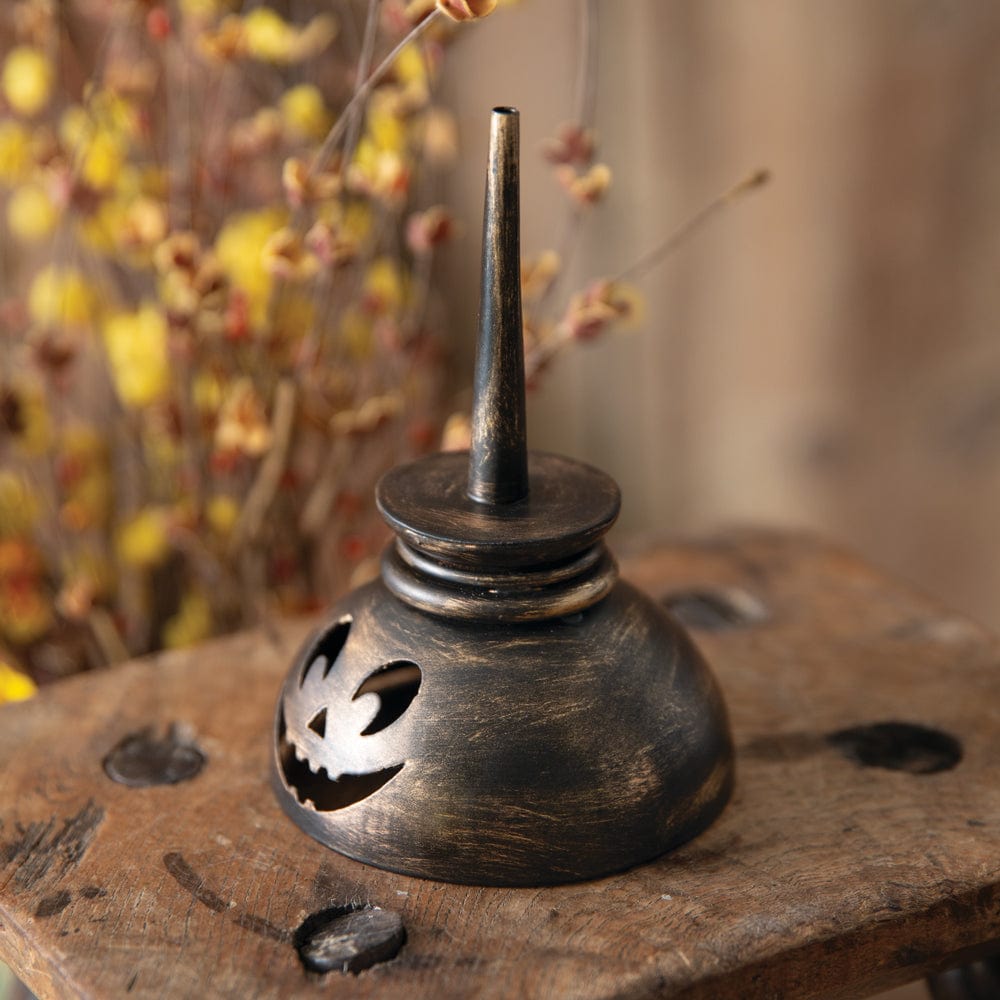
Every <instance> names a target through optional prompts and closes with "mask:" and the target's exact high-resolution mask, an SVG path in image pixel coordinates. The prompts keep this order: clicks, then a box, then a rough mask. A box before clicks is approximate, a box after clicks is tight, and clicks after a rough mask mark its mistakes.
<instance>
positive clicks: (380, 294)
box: [363, 257, 406, 315]
mask: <svg viewBox="0 0 1000 1000" xmlns="http://www.w3.org/2000/svg"><path fill="white" fill-rule="evenodd" d="M405 290H406V289H405V281H404V278H403V275H402V274H401V272H400V269H399V264H398V262H397V261H396V260H395V259H394V258H393V257H376V258H375V260H373V261H372V262H371V264H370V265H369V266H368V270H367V271H366V272H365V280H364V285H363V293H364V304H365V307H366V308H367V309H368V310H369V312H373V313H375V314H377V315H382V314H385V313H391V312H395V311H397V310H398V309H399V307H400V306H401V305H402V303H403V298H404V295H405Z"/></svg>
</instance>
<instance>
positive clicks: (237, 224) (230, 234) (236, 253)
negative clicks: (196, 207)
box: [215, 208, 286, 327]
mask: <svg viewBox="0 0 1000 1000" xmlns="http://www.w3.org/2000/svg"><path fill="white" fill-rule="evenodd" d="M285 221H286V215H285V213H284V212H283V211H280V210H279V209H276V208H264V209H260V210H259V211H256V212H242V213H239V214H237V215H233V216H230V218H229V219H228V220H227V222H226V223H225V225H224V226H223V227H222V229H221V230H220V232H219V235H218V237H217V239H216V241H215V253H216V256H217V257H218V259H219V263H220V264H221V265H222V269H223V271H224V272H225V274H226V276H227V277H228V278H229V280H230V281H231V282H232V283H233V284H234V285H235V286H236V287H237V288H239V289H240V290H241V291H243V293H244V294H245V295H246V297H247V304H248V308H249V313H250V323H251V325H253V326H255V327H261V326H263V325H264V322H265V320H266V319H267V303H268V299H269V298H270V295H271V286H272V282H273V279H272V278H271V273H270V272H269V271H268V269H267V267H266V266H265V264H264V247H265V246H266V245H267V241H268V240H269V239H270V238H271V237H272V236H273V235H274V234H275V233H276V232H277V231H278V230H279V229H281V228H282V227H283V226H284V225H285Z"/></svg>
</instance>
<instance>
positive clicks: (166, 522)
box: [117, 507, 170, 569]
mask: <svg viewBox="0 0 1000 1000" xmlns="http://www.w3.org/2000/svg"><path fill="white" fill-rule="evenodd" d="M169 529H170V518H169V516H168V514H167V511H166V509H165V508H163V507H145V508H143V509H142V510H141V511H139V513H138V514H135V515H134V516H133V517H131V518H129V519H128V520H127V521H125V522H124V524H122V526H121V527H120V528H119V529H118V538H117V550H118V557H119V559H121V561H122V562H123V563H125V564H126V565H127V566H131V567H133V568H135V569H149V568H150V567H152V566H157V565H159V564H160V563H162V562H163V560H164V559H166V558H167V556H168V555H169V554H170V534H169Z"/></svg>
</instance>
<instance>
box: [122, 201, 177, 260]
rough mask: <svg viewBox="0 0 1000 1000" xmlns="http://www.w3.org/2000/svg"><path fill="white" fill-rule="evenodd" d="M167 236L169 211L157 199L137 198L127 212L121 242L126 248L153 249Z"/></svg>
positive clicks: (130, 203) (131, 202)
mask: <svg viewBox="0 0 1000 1000" xmlns="http://www.w3.org/2000/svg"><path fill="white" fill-rule="evenodd" d="M166 235H167V210H166V207H165V206H164V205H163V203H162V202H160V201H158V200H157V199H155V198H135V199H133V200H132V201H130V202H129V205H128V208H127V209H126V210H125V218H124V228H123V231H122V233H121V236H120V239H121V242H122V243H123V244H124V245H125V246H126V247H142V248H151V247H153V246H156V245H157V244H158V243H160V241H161V240H163V238H164V237H165V236H166Z"/></svg>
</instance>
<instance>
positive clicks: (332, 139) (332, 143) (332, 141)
mask: <svg viewBox="0 0 1000 1000" xmlns="http://www.w3.org/2000/svg"><path fill="white" fill-rule="evenodd" d="M440 16H441V11H440V10H438V9H437V8H435V9H434V10H433V11H431V13H430V14H428V15H427V17H425V18H424V19H423V20H422V21H421V22H420V23H419V24H415V25H414V26H413V27H412V28H411V29H410V31H409V32H408V33H407V34H406V36H405V37H404V38H403V39H402V40H401V41H400V42H398V43H397V44H396V45H395V46H394V47H393V49H392V51H391V52H390V53H389V54H388V55H387V56H386V57H385V58H384V59H383V60H382V61H381V62H380V63H379V64H378V66H376V67H375V70H374V71H373V72H372V74H371V76H369V77H368V78H367V79H365V80H364V81H363V82H361V83H359V84H358V86H357V88H356V89H355V91H354V93H353V94H352V95H351V99H350V100H349V101H348V102H347V106H346V107H345V108H344V110H343V112H341V115H340V117H339V118H338V119H337V120H336V122H334V124H333V128H331V129H330V131H329V132H328V133H327V136H326V138H325V139H324V140H323V145H322V146H320V147H319V150H318V152H317V153H316V156H315V157H314V158H313V162H312V166H311V167H310V168H309V176H310V177H312V176H313V175H315V174H317V173H319V172H320V171H321V170H323V168H324V167H325V166H326V165H327V163H329V161H330V157H332V156H333V154H334V153H335V152H336V149H337V144H338V143H339V142H340V140H341V139H342V138H343V136H344V133H345V131H346V129H347V126H348V125H349V124H350V123H351V122H352V121H353V118H354V112H355V110H356V109H357V108H358V106H359V105H360V104H361V103H362V102H363V101H364V100H365V99H366V98H367V97H368V94H369V92H370V91H371V90H372V88H374V87H375V86H376V84H378V83H379V81H380V80H381V79H382V77H383V76H385V74H386V73H387V72H388V71H389V69H390V68H391V67H392V64H393V63H394V62H395V61H396V57H397V56H398V55H399V53H400V52H402V51H403V49H405V48H406V46H407V45H409V44H410V42H412V41H414V40H415V39H417V38H419V37H420V36H421V35H422V34H423V33H424V32H425V31H426V30H427V29H428V28H429V27H430V26H431V25H432V24H434V22H435V21H436V20H437V19H438V17H440Z"/></svg>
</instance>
